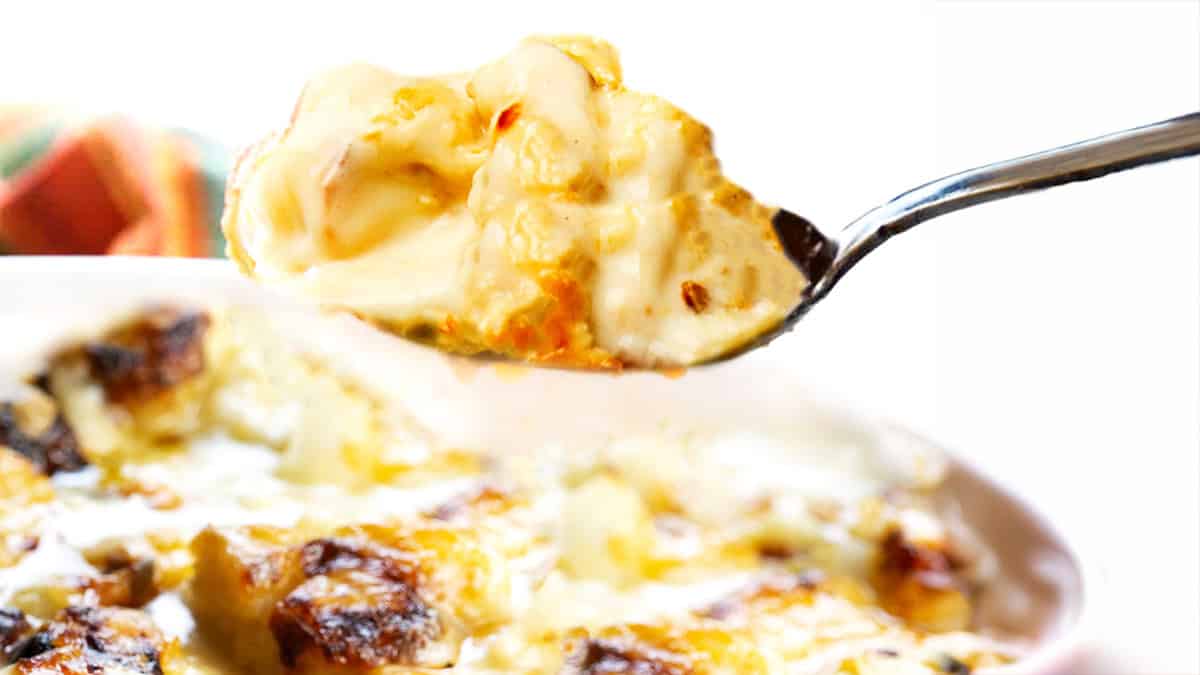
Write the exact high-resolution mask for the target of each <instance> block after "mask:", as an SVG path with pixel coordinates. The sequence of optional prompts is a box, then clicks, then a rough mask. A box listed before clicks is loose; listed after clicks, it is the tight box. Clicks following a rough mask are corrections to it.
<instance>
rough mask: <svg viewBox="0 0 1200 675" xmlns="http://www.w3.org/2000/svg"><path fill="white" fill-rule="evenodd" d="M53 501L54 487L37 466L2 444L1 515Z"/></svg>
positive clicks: (0, 455) (0, 464)
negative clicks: (11, 510)
mask: <svg viewBox="0 0 1200 675" xmlns="http://www.w3.org/2000/svg"><path fill="white" fill-rule="evenodd" d="M51 499H54V487H53V486H52V485H51V483H50V480H49V479H47V478H46V476H45V475H44V474H42V472H40V471H38V467H37V465H36V464H34V463H33V462H31V461H30V460H29V459H28V458H26V457H25V456H24V455H20V454H17V453H16V452H14V451H13V450H11V449H9V448H7V447H4V445H2V444H0V513H4V512H6V511H8V510H9V509H19V508H23V507H26V506H29V505H31V504H39V503H42V502H48V501H50V500H51ZM0 566H3V565H0Z"/></svg>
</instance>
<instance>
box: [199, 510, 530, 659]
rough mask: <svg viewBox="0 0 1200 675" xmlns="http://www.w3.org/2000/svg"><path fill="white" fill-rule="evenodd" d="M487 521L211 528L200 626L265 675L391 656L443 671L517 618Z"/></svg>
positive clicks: (204, 549)
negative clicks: (318, 530)
mask: <svg viewBox="0 0 1200 675" xmlns="http://www.w3.org/2000/svg"><path fill="white" fill-rule="evenodd" d="M485 539H486V537H485V536H484V535H482V534H481V533H480V532H479V531H477V530H467V529H460V528H453V527H448V526H443V525H438V524H420V523H418V524H412V525H390V526H382V525H371V526H359V527H349V528H341V529H339V530H337V531H335V532H333V533H331V534H329V535H327V536H322V537H318V538H314V539H308V540H306V541H304V540H297V538H296V536H295V535H294V534H293V533H289V532H286V531H283V530H278V529H274V528H261V527H255V528H242V529H238V530H223V531H218V530H214V529H208V530H205V531H204V532H202V533H201V534H200V535H199V536H198V537H197V538H196V540H195V541H194V542H193V551H194V553H195V556H196V576H195V579H194V581H193V585H192V588H191V592H190V593H189V597H190V600H189V602H190V605H191V607H192V610H193V612H194V613H195V615H196V618H197V620H198V622H199V625H200V628H201V631H202V632H203V633H204V634H205V635H206V636H207V637H208V638H209V639H210V640H212V641H213V643H214V644H216V645H217V646H219V647H220V648H221V649H223V650H225V651H226V652H227V653H228V654H229V655H230V656H231V658H232V659H233V661H234V662H235V663H238V664H240V665H242V666H243V667H246V668H250V669H253V671H254V672H258V673H272V672H281V671H283V670H286V671H289V672H301V673H303V672H308V673H318V672H327V671H328V669H330V668H337V667H350V668H356V669H370V668H376V667H382V666H387V665H401V666H415V667H427V668H442V667H445V666H447V665H449V664H451V663H453V662H454V661H455V660H456V658H457V655H458V649H459V646H460V645H461V643H462V642H463V640H465V639H466V638H467V637H469V636H471V635H473V634H476V633H481V632H486V631H487V630H490V629H491V628H493V627H495V626H497V625H499V624H500V623H501V622H503V621H505V620H507V619H508V618H509V611H510V610H509V602H510V596H511V589H510V583H509V580H508V577H507V569H506V566H505V564H504V560H503V558H504V555H503V553H502V552H501V551H500V550H499V549H497V548H494V547H492V546H491V545H490V544H489V543H488V542H487V541H485Z"/></svg>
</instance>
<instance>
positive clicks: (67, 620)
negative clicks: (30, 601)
mask: <svg viewBox="0 0 1200 675" xmlns="http://www.w3.org/2000/svg"><path fill="white" fill-rule="evenodd" d="M169 651H170V650H169V649H168V645H167V643H166V641H165V640H164V639H163V637H162V635H161V634H160V633H159V632H158V629H157V628H155V627H154V624H153V622H151V620H150V618H149V617H148V616H146V615H145V614H144V613H142V612H138V611H134V610H128V609H106V608H96V607H68V608H67V609H65V610H63V611H62V612H61V613H60V614H59V615H58V616H57V617H56V618H55V619H54V621H52V622H50V623H49V624H47V625H46V626H44V627H42V628H41V629H40V630H38V631H37V632H35V633H34V634H33V635H31V636H29V637H28V638H26V639H25V640H24V641H23V642H22V643H21V644H20V645H19V646H17V647H15V648H14V649H13V650H12V652H11V656H10V658H11V659H12V661H13V662H14V663H15V664H16V672H17V673H19V674H20V675H32V674H34V673H36V674H39V675H41V674H42V673H45V674H47V675H48V674H50V673H58V674H60V675H77V674H78V675H98V674H103V673H106V672H113V673H117V672H120V673H142V674H144V675H164V673H170V672H172V669H170V668H169V667H168V661H169V657H170V654H169Z"/></svg>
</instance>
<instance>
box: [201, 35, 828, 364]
mask: <svg viewBox="0 0 1200 675" xmlns="http://www.w3.org/2000/svg"><path fill="white" fill-rule="evenodd" d="M225 214H226V215H225V219H224V224H223V226H224V230H225V234H226V236H227V238H228V241H229V253H230V255H231V257H232V258H233V259H234V260H236V261H237V262H238V264H239V265H240V267H241V268H242V270H243V271H244V272H246V273H247V274H249V275H251V276H253V277H255V278H257V279H259V280H261V281H263V282H266V283H268V284H272V285H278V286H282V287H285V288H287V289H289V290H290V291H292V292H295V293H299V294H302V295H304V296H308V297H311V298H314V299H316V300H317V301H319V302H321V303H322V304H324V305H327V306H331V307H337V308H343V309H348V310H350V311H353V312H355V313H357V314H359V315H360V316H362V317H364V318H367V319H370V320H372V321H374V322H376V323H378V324H380V325H382V326H385V327H387V328H389V329H390V330H393V331H395V332H398V333H400V334H404V335H406V336H409V337H414V338H418V339H421V340H424V341H428V342H432V343H434V344H436V345H438V346H440V347H442V348H445V349H449V350H452V351H459V352H466V353H476V352H490V353H496V354H500V355H504V356H508V357H514V358H521V359H527V360H532V361H541V362H549V363H555V364H562V365H571V366H584V367H619V366H620V365H621V364H632V365H638V366H678V365H687V364H692V363H697V362H701V361H704V360H706V359H710V358H713V357H716V356H719V355H721V354H723V353H726V352H728V351H730V350H732V349H736V348H737V347H739V346H741V345H743V344H745V343H747V342H748V341H750V340H752V339H753V338H754V337H756V336H758V335H760V334H761V333H763V332H764V331H767V330H769V329H771V328H772V327H774V326H775V325H776V324H778V323H779V322H780V321H781V320H782V319H783V317H784V315H785V314H786V312H787V311H788V309H789V308H790V307H791V306H792V305H793V304H794V303H795V302H796V300H797V298H798V297H799V294H800V292H801V291H802V289H803V288H804V286H805V284H806V280H805V279H804V277H803V275H802V274H801V273H800V272H799V271H798V270H797V269H796V268H795V267H794V266H793V265H792V264H791V263H790V262H789V261H788V259H787V258H786V256H785V254H784V253H783V251H782V249H781V248H780V245H779V242H778V240H777V238H776V235H775V232H774V230H773V228H772V226H771V222H770V217H771V215H772V210H771V209H769V208H767V207H765V206H763V205H761V204H759V203H757V202H756V201H755V200H754V199H753V198H752V197H751V196H750V194H749V193H747V192H746V191H745V190H743V189H742V188H740V187H738V186H737V185H734V184H733V183H731V182H730V181H729V180H727V179H726V178H725V177H724V176H723V175H722V173H721V171H720V167H719V165H718V162H717V160H716V157H715V156H714V154H713V150H712V138H711V134H710V132H709V130H708V128H707V127H705V126H704V125H702V124H701V123H699V122H697V121H696V120H695V119H693V118H691V117H689V116H688V115H687V114H686V113H684V112H683V111H682V110H680V109H679V108H676V107H675V106H673V105H671V104H670V103H668V102H666V101H664V100H662V99H659V98H656V97H654V96H650V95H646V94H641V93H636V92H632V91H629V90H627V89H625V87H624V86H623V85H622V81H621V67H620V64H619V62H618V60H617V56H616V53H615V51H614V50H613V49H612V47H611V46H609V45H608V44H606V43H604V42H600V41H597V40H593V39H589V38H582V37H580V38H535V39H529V40H526V41H525V42H523V43H521V44H520V45H519V46H518V47H517V48H516V49H515V50H513V51H512V52H511V53H509V54H508V55H506V56H505V57H503V58H501V59H500V60H498V61H495V62H493V63H490V64H488V65H485V66H483V67H482V68H480V69H478V70H477V71H475V72H474V73H469V74H461V75H448V76H442V77H404V76H400V75H397V74H395V73H392V72H390V71H388V70H385V69H383V68H379V67H375V66H368V65H353V66H347V67H344V68H340V69H337V70H333V71H330V72H327V73H325V74H323V75H320V76H318V77H317V78H315V79H314V80H312V81H311V82H310V83H309V84H308V86H307V87H306V88H305V90H304V92H303V94H302V95H301V97H300V101H299V102H298V104H297V105H296V108H295V111H294V113H293V115H292V118H291V120H290V121H289V123H288V124H287V126H286V128H284V129H283V130H282V131H281V132H280V133H278V134H276V135H274V136H271V137H269V138H267V139H265V140H264V141H262V142H261V143H259V144H258V145H256V146H254V147H252V148H251V149H249V150H248V151H247V153H246V154H245V155H244V156H243V157H242V159H241V160H240V161H239V164H238V167H237V168H236V170H235V172H234V175H233V177H232V180H231V184H230V187H229V191H228V194H227V205H226V211H225Z"/></svg>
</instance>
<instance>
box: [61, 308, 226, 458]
mask: <svg viewBox="0 0 1200 675" xmlns="http://www.w3.org/2000/svg"><path fill="white" fill-rule="evenodd" d="M208 327H209V318H208V316H207V315H205V314H202V313H197V312H189V311H183V310H178V309H172V308H159V309H155V310H152V311H149V312H145V313H143V314H140V315H139V316H137V317H135V318H134V319H132V320H131V321H129V322H127V323H125V324H123V325H120V326H118V327H117V328H115V329H114V330H112V331H110V332H108V333H107V334H105V335H104V336H102V337H100V338H99V339H96V340H92V341H88V342H86V343H84V344H83V345H82V346H81V347H79V348H78V349H71V350H67V351H66V352H64V353H62V354H60V355H59V356H58V357H57V358H56V359H55V361H54V363H53V364H52V365H51V369H50V372H49V375H48V381H49V385H50V390H51V392H52V393H53V394H54V396H55V398H56V399H58V400H59V401H60V402H61V404H62V405H63V408H64V412H65V414H66V417H67V419H68V420H69V421H70V422H71V426H72V427H73V428H74V429H75V430H76V432H77V433H78V434H79V436H80V440H81V442H82V443H83V445H84V447H86V448H87V449H88V451H89V452H90V453H92V454H93V455H95V456H96V458H97V459H98V460H102V459H104V458H105V457H107V456H108V455H110V454H111V453H115V452H120V453H124V454H129V453H131V452H135V451H137V450H140V449H144V448H145V447H147V446H153V445H155V444H158V443H164V442H167V443H169V442H174V441H178V440H179V439H181V438H183V437H185V436H187V435H188V434H191V433H194V432H196V431H198V430H200V429H201V428H202V424H203V417H202V415H203V411H204V400H205V397H206V395H207V392H208V388H209V386H210V384H211V378H209V377H206V360H207V356H206V354H205V339H204V337H205V334H206V332H207V330H208Z"/></svg>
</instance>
